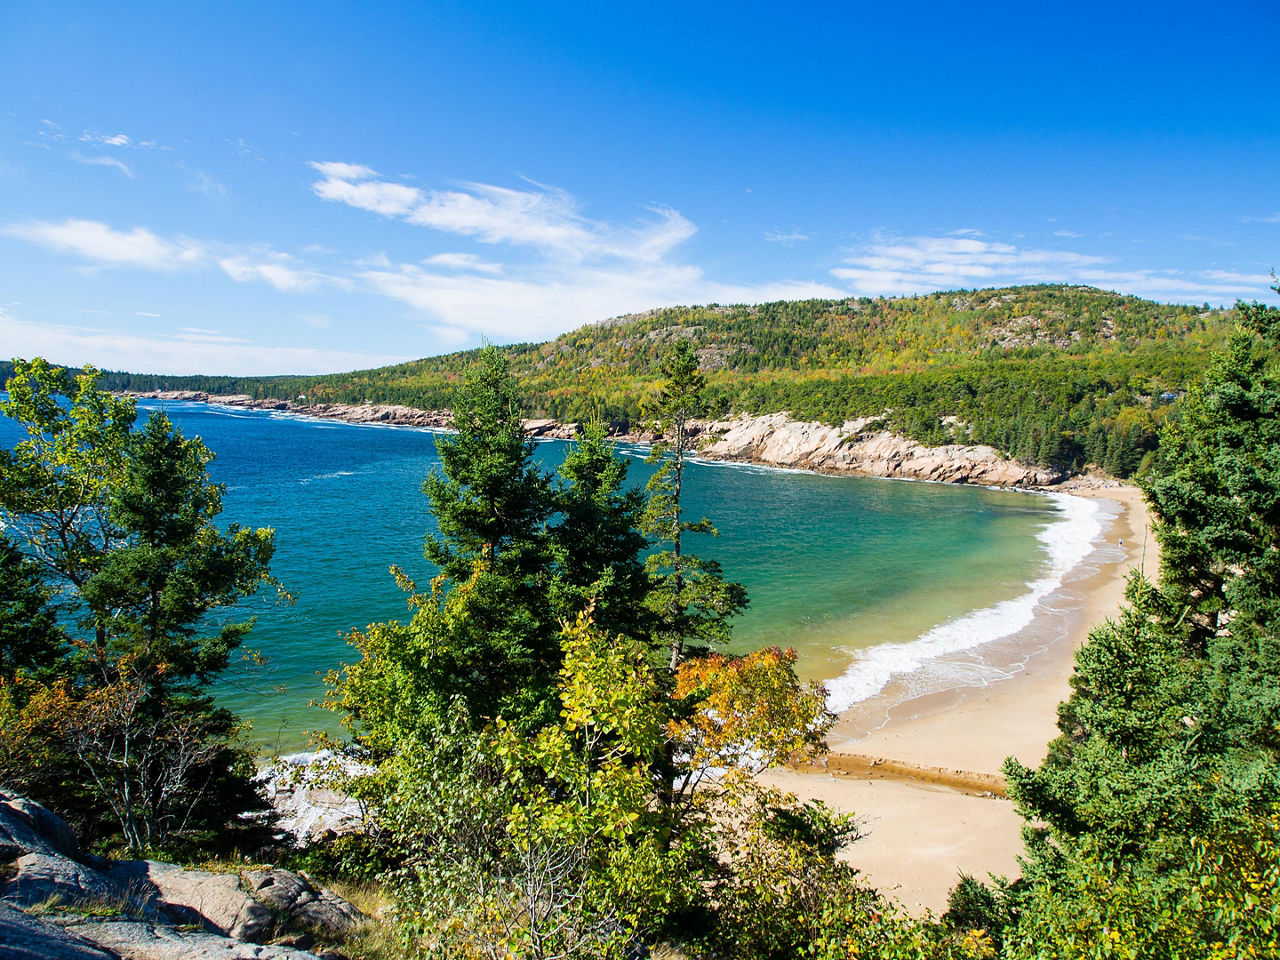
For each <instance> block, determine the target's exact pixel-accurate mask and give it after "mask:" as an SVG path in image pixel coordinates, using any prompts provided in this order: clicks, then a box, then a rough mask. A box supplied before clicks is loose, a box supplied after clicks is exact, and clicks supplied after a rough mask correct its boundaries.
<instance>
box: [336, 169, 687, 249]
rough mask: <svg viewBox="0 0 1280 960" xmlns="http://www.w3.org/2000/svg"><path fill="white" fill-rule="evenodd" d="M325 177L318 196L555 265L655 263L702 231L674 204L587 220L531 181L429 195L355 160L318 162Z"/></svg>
mask: <svg viewBox="0 0 1280 960" xmlns="http://www.w3.org/2000/svg"><path fill="white" fill-rule="evenodd" d="M311 166H312V167H314V168H315V169H316V171H318V172H319V173H320V175H321V176H322V177H323V178H324V179H323V180H318V181H316V182H315V183H313V184H312V190H313V191H314V192H315V194H316V196H318V197H320V198H321V199H323V200H330V201H334V202H337V203H345V204H347V205H348V206H352V207H356V208H358V209H361V210H367V211H369V212H371V213H376V214H378V215H380V216H384V217H394V218H399V219H403V220H405V221H407V222H409V223H413V224H417V225H418V226H422V227H430V228H431V229H434V230H439V231H442V232H444V233H452V234H456V235H458V236H463V237H471V238H473V239H475V240H477V241H479V242H481V243H488V244H498V243H505V244H512V245H514V246H518V247H530V248H533V249H535V250H538V251H540V252H541V253H543V254H544V255H545V256H547V257H548V258H549V259H552V260H556V261H562V262H563V261H574V262H577V261H599V260H607V259H622V260H632V261H639V262H647V263H656V262H658V261H660V260H662V259H663V258H664V257H665V256H666V255H667V254H668V253H670V252H671V250H672V249H673V248H674V247H676V246H678V245H679V244H680V243H683V242H684V241H685V240H687V239H688V238H689V237H691V236H693V234H694V232H695V229H696V228H695V227H694V226H693V224H691V223H690V222H689V221H688V220H686V219H685V218H684V217H682V216H681V215H680V213H679V212H678V211H676V210H673V209H672V208H670V207H667V206H663V205H660V204H655V205H652V206H650V207H648V210H649V212H650V213H652V214H654V215H655V216H656V219H655V220H652V221H649V222H647V223H639V224H637V225H635V226H628V227H618V226H614V225H612V224H607V223H603V222H600V221H596V220H591V219H588V218H587V217H584V216H583V215H582V214H581V212H580V211H579V209H578V205H577V203H576V202H575V201H574V199H573V197H571V196H570V195H569V194H568V193H566V192H565V191H564V190H561V189H559V188H556V187H546V186H543V185H541V184H537V183H531V184H530V186H531V187H532V189H529V190H513V189H511V188H509V187H497V186H493V185H491V184H484V183H466V184H463V185H462V189H458V190H422V189H421V188H419V187H413V186H410V185H408V184H404V183H396V182H394V181H391V180H386V179H384V178H382V177H381V175H380V174H378V173H377V171H375V170H374V169H372V168H371V167H367V166H364V165H363V164H355V163H336V162H323V163H321V162H316V163H312V164H311Z"/></svg>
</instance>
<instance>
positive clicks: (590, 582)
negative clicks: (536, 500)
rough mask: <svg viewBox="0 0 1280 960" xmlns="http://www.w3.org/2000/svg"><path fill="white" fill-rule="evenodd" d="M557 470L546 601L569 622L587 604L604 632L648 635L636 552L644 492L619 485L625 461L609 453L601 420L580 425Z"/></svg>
mask: <svg viewBox="0 0 1280 960" xmlns="http://www.w3.org/2000/svg"><path fill="white" fill-rule="evenodd" d="M559 474H560V478H561V484H560V486H559V488H558V490H557V492H556V497H555V503H556V507H557V511H558V513H559V517H560V519H559V522H558V523H557V524H556V525H555V526H554V527H553V528H552V530H551V543H552V547H553V550H554V555H555V579H554V581H553V583H552V591H553V594H552V602H553V605H554V606H555V608H556V610H557V611H559V614H560V616H561V618H562V619H564V620H569V621H571V620H573V619H574V618H576V616H577V615H578V614H579V613H581V612H582V611H584V610H586V609H587V608H588V607H591V609H592V610H593V611H594V614H593V621H594V622H595V624H596V625H597V627H598V628H599V629H600V630H601V631H602V632H603V634H604V635H605V636H614V635H616V634H619V633H622V634H625V635H626V636H628V637H641V636H646V635H648V633H649V631H650V629H651V619H652V617H651V615H650V614H649V612H648V610H647V609H646V607H645V599H646V597H647V594H648V591H649V581H648V578H647V577H646V576H645V570H644V564H643V562H642V561H641V559H640V556H641V554H642V552H643V551H644V549H645V547H646V545H647V544H646V540H645V536H644V534H643V533H641V532H640V518H641V517H642V515H643V513H644V506H645V497H644V494H643V493H642V492H641V491H640V490H636V489H629V488H628V487H627V486H626V483H627V462H626V461H625V460H622V459H620V458H619V457H618V456H617V455H616V454H615V453H614V450H613V445H612V443H611V442H610V441H609V440H608V438H607V436H606V433H605V426H604V424H603V423H602V422H601V421H599V420H591V421H588V422H587V423H586V424H584V425H583V427H582V430H581V432H580V433H579V435H578V438H577V440H576V441H575V442H574V445H573V448H572V449H571V450H570V451H569V454H568V455H567V456H566V457H565V458H564V461H563V462H562V463H561V464H560V470H559Z"/></svg>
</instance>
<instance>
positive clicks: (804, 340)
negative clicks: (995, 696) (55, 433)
mask: <svg viewBox="0 0 1280 960" xmlns="http://www.w3.org/2000/svg"><path fill="white" fill-rule="evenodd" d="M1230 314H1231V311H1222V310H1212V309H1209V308H1208V307H1207V306H1205V307H1203V308H1201V307H1193V306H1171V305H1167V304H1160V303H1154V302H1152V301H1148V300H1142V299H1140V298H1137V297H1131V296H1123V295H1120V294H1116V293H1109V292H1105V291H1101V290H1097V289H1094V288H1092V287H1080V286H1066V285H1037V286H1023V287H1008V288H998V289H986V290H976V291H953V292H946V293H934V294H928V295H924V296H916V297H903V298H877V299H871V298H858V299H845V300H805V301H794V302H793V301H781V302H777V303H765V304H759V305H755V306H746V305H736V306H722V305H719V304H710V305H707V306H702V307H672V308H666V309H660V310H651V311H648V312H645V313H641V314H633V315H630V316H623V317H616V318H613V319H611V320H605V321H602V322H600V323H595V324H589V325H587V326H584V327H581V328H579V329H577V330H573V331H571V332H569V333H566V334H564V335H562V336H560V337H557V338H556V339H554V340H551V341H549V342H546V343H539V344H517V345H513V346H510V347H507V348H505V349H506V350H508V351H509V353H510V355H511V360H512V369H513V371H514V372H515V374H516V375H517V376H518V377H519V379H520V382H521V385H522V387H523V388H524V390H525V398H526V404H527V414H528V415H529V416H531V417H546V418H554V419H557V420H562V421H573V420H581V419H585V418H587V417H591V416H596V415H598V416H602V417H604V418H606V419H610V420H625V421H635V420H637V419H639V418H641V417H642V416H643V412H644V404H645V401H646V398H647V397H649V396H650V395H651V394H652V392H653V390H654V387H655V385H656V383H657V381H658V373H657V367H658V364H659V363H660V361H661V359H662V357H663V356H664V355H665V353H666V351H667V349H668V348H669V345H670V343H671V342H672V341H673V340H674V339H676V338H687V339H690V340H692V341H693V342H694V343H695V345H696V346H697V349H698V353H699V357H700V359H701V362H702V366H703V368H704V369H705V370H706V371H707V375H708V380H709V383H710V395H711V397H712V399H713V403H714V405H715V408H716V409H714V410H713V411H712V413H714V414H716V415H721V416H722V415H727V414H730V413H751V414H765V413H775V412H780V411H786V412H788V413H790V414H791V415H792V416H794V417H796V418H798V419H805V420H821V421H825V422H827V423H831V424H838V423H841V422H843V421H844V420H846V419H850V418H853V417H866V416H882V417H883V419H884V422H885V425H886V426H887V427H889V428H890V429H892V430H894V431H896V432H898V433H901V434H904V435H906V436H908V437H910V438H912V439H915V440H919V441H921V442H924V443H934V444H936V443H943V442H949V441H962V442H971V443H987V444H991V445H992V446H994V447H996V448H998V449H1000V450H1002V451H1005V452H1006V453H1008V454H1010V455H1012V456H1014V457H1017V458H1020V459H1023V460H1025V461H1028V462H1032V463H1038V464H1043V465H1050V464H1052V465H1056V466H1066V467H1069V468H1079V467H1081V466H1083V464H1085V463H1086V462H1091V463H1098V464H1100V465H1102V466H1103V467H1104V468H1105V469H1107V470H1108V471H1109V472H1111V473H1113V474H1115V475H1117V476H1128V475H1130V474H1132V473H1135V472H1137V471H1140V470H1141V469H1142V468H1143V461H1144V458H1149V456H1150V454H1151V451H1152V450H1153V449H1154V447H1155V444H1156V436H1157V432H1158V427H1159V424H1160V422H1161V421H1162V419H1163V418H1164V417H1165V416H1166V415H1167V413H1168V411H1169V409H1170V407H1171V404H1172V403H1173V401H1175V400H1176V397H1177V395H1178V394H1179V393H1180V391H1181V390H1182V389H1183V388H1184V386H1185V385H1186V384H1187V383H1189V382H1191V381H1192V380H1194V379H1195V378H1196V377H1197V376H1198V375H1199V374H1200V372H1201V371H1202V370H1203V369H1204V368H1205V366H1206V365H1207V363H1208V362H1209V358H1210V355H1211V353H1212V352H1213V351H1214V350H1215V349H1217V348H1219V347H1221V346H1222V344H1223V343H1224V341H1225V334H1226V330H1227V328H1228V326H1229V322H1230ZM473 354H474V351H464V352H459V353H452V354H447V355H444V356H439V357H431V358H426V359H422V360H415V361H411V362H408V363H403V364H397V365H394V366H388V367H380V368H377V369H373V370H358V371H353V372H349V373H335V374H325V375H320V376H305V377H303V376H283V377H248V378H246V377H171V376H157V375H151V374H132V373H115V372H113V373H109V374H108V375H107V376H106V378H105V379H104V385H105V386H108V387H110V388H112V389H116V390H153V389H171V390H204V391H208V392H210V393H223V394H229V393H241V394H248V395H250V396H254V397H259V398H268V397H274V398H280V399H291V400H296V399H298V398H299V397H303V398H305V399H306V401H307V402H313V403H320V402H325V403H361V402H364V401H370V402H375V403H398V404H404V405H407V406H412V407H418V408H421V409H439V408H447V407H449V406H450V404H451V400H452V397H453V395H454V391H455V390H456V388H457V385H458V383H459V379H460V376H461V373H462V371H463V370H465V369H466V367H467V366H468V365H469V363H470V362H471V360H472V357H473Z"/></svg>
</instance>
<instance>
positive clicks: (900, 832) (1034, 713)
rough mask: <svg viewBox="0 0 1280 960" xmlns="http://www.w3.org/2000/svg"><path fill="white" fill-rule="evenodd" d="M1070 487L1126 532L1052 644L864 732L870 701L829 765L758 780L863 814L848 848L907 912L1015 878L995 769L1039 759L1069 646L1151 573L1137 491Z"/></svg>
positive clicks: (1008, 813)
mask: <svg viewBox="0 0 1280 960" xmlns="http://www.w3.org/2000/svg"><path fill="white" fill-rule="evenodd" d="M1069 492H1071V493H1074V494H1077V495H1080V496H1096V497H1105V498H1107V499H1110V500H1114V501H1116V502H1118V503H1119V504H1121V506H1122V508H1123V509H1122V512H1121V513H1120V515H1119V516H1118V517H1116V519H1115V520H1114V521H1113V522H1112V524H1111V526H1110V527H1109V528H1108V529H1107V530H1106V532H1105V534H1104V536H1105V537H1106V538H1107V540H1108V541H1110V542H1111V543H1113V544H1115V543H1117V541H1118V540H1119V539H1123V541H1124V549H1123V554H1124V559H1123V560H1119V559H1117V560H1115V561H1113V562H1109V563H1105V564H1102V565H1101V567H1100V569H1099V570H1098V572H1097V573H1096V574H1094V575H1092V576H1091V577H1089V578H1087V579H1085V580H1082V581H1080V582H1077V583H1075V584H1072V588H1073V589H1075V590H1077V591H1080V592H1083V593H1084V595H1085V601H1084V604H1083V606H1082V607H1081V608H1080V609H1079V610H1078V611H1076V612H1075V613H1074V614H1073V616H1072V619H1071V621H1070V623H1069V624H1068V626H1067V628H1066V630H1065V631H1064V632H1063V634H1062V635H1061V636H1060V637H1059V638H1057V640H1056V641H1055V642H1054V643H1053V644H1052V645H1051V646H1050V648H1049V649H1048V650H1045V651H1044V652H1042V653H1037V654H1036V655H1035V656H1033V657H1032V658H1031V659H1029V660H1028V661H1027V666H1026V670H1025V671H1023V672H1020V673H1018V674H1016V675H1014V676H1013V677H1011V678H1009V679H1007V680H1003V681H1000V682H998V683H993V684H991V685H989V686H986V687H982V688H970V689H966V690H962V691H954V692H951V693H946V694H935V695H931V696H927V697H921V698H918V699H916V700H910V701H907V702H906V703H902V704H900V705H899V706H896V707H894V708H892V709H891V710H890V711H889V713H888V716H889V720H888V722H887V723H885V724H884V725H883V726H881V727H879V729H875V730H872V731H870V732H867V729H866V727H867V721H866V717H867V716H870V715H873V714H874V704H870V705H867V706H868V707H870V708H871V709H870V710H869V709H867V708H866V707H864V708H863V709H862V710H860V711H854V712H852V713H851V714H848V715H846V716H844V717H842V718H841V720H840V722H838V723H837V725H836V727H835V729H833V731H832V735H831V737H830V741H831V744H832V747H833V752H832V754H831V756H830V758H829V759H828V761H827V764H826V770H825V771H822V770H804V771H796V770H786V771H781V770H778V771H770V772H769V773H767V774H765V775H764V776H763V777H762V778H761V779H762V780H764V781H765V782H767V783H770V784H772V785H774V786H778V787H781V788H783V789H786V790H790V791H792V792H794V793H796V794H797V795H799V796H801V797H807V798H812V799H820V800H823V801H824V802H826V803H827V804H828V805H830V806H832V807H833V808H835V809H838V810H841V811H846V812H847V811H852V812H855V813H857V814H858V815H859V816H861V817H862V818H864V821H865V826H864V833H865V834H866V836H865V837H864V838H863V839H862V840H859V841H858V842H857V843H855V844H854V845H853V846H852V847H850V848H849V849H848V850H847V851H846V853H845V856H846V857H847V859H848V860H849V861H850V862H852V863H853V864H854V865H855V866H857V867H858V869H859V870H861V871H862V872H863V874H864V875H865V876H866V878H867V879H868V880H869V881H870V882H871V883H872V884H873V885H874V886H876V887H877V888H879V889H880V890H882V891H883V892H885V893H887V894H889V895H891V896H893V897H896V898H897V899H899V900H901V901H902V903H903V904H904V906H906V907H908V908H909V909H912V910H919V909H920V908H922V907H927V908H929V909H932V910H934V911H940V910H942V909H944V908H945V906H946V896H947V891H948V890H949V889H950V888H951V886H952V885H953V884H954V883H955V880H956V878H957V876H958V875H959V873H960V872H964V873H969V874H972V875H974V876H977V877H979V878H985V877H986V875H987V874H988V873H995V874H1000V875H1005V876H1017V874H1018V872H1019V870H1018V865H1017V857H1018V855H1019V854H1020V853H1021V851H1022V840H1021V833H1020V830H1021V826H1022V820H1021V819H1020V818H1019V817H1018V816H1017V814H1016V813H1015V812H1014V810H1013V805H1012V804H1011V803H1010V802H1009V801H1008V800H1006V799H1004V798H1003V781H1002V779H1001V778H1000V776H999V774H1000V766H1001V764H1002V763H1003V761H1004V758H1005V757H1006V756H1015V757H1017V758H1018V759H1020V760H1021V761H1022V762H1024V763H1026V764H1028V765H1035V764H1038V763H1039V762H1040V761H1041V760H1042V759H1043V758H1044V755H1045V748H1046V746H1047V745H1048V743H1049V741H1050V740H1051V739H1053V738H1054V737H1055V736H1056V735H1057V732H1058V731H1057V727H1056V725H1055V724H1056V719H1057V706H1058V704H1059V702H1061V701H1062V700H1063V699H1065V698H1066V696H1067V695H1068V693H1069V692H1070V686H1069V679H1070V677H1071V669H1072V663H1073V660H1072V654H1073V652H1074V651H1075V649H1076V648H1077V647H1078V646H1079V645H1080V644H1081V643H1083V642H1084V640H1085V638H1086V637H1087V636H1088V633H1089V631H1090V630H1091V629H1092V628H1093V627H1095V626H1097V625H1098V624H1100V623H1101V622H1102V621H1104V620H1105V619H1107V618H1108V617H1110V616H1113V615H1114V614H1115V612H1116V610H1117V608H1118V607H1119V605H1120V602H1121V600H1122V599H1123V597H1124V585H1125V577H1126V575H1127V573H1128V572H1129V570H1130V569H1132V568H1134V567H1138V566H1143V567H1144V569H1145V570H1146V571H1147V573H1148V575H1149V576H1151V575H1153V572H1154V571H1155V569H1156V568H1157V565H1158V564H1157V554H1156V550H1155V539H1154V537H1152V536H1150V535H1149V534H1148V532H1147V531H1148V518H1147V510H1146V504H1145V503H1144V502H1143V500H1142V496H1141V494H1140V493H1139V491H1137V490H1136V489H1135V488H1132V487H1119V486H1113V487H1086V488H1080V489H1074V490H1071V491H1069ZM1144 551H1145V554H1144ZM1118 552H1119V551H1117V553H1118ZM883 714H884V710H883V708H881V710H880V715H881V716H883Z"/></svg>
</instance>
